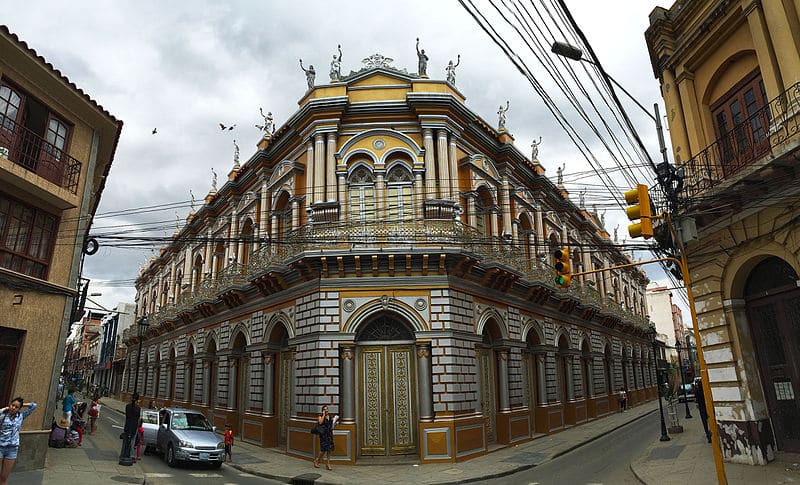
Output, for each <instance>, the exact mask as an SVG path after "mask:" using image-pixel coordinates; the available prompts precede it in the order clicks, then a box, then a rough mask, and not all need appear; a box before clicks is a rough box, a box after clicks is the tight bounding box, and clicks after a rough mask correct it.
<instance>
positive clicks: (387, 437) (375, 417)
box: [358, 345, 417, 456]
mask: <svg viewBox="0 0 800 485" xmlns="http://www.w3.org/2000/svg"><path fill="white" fill-rule="evenodd" d="M413 350H414V347H413V346H412V345H393V346H369V347H361V348H359V369H358V370H359V372H358V374H359V383H358V384H359V394H360V399H359V403H360V409H359V411H360V421H361V426H360V427H359V428H360V436H359V444H360V453H361V455H367V456H369V455H373V456H375V455H377V456H383V455H401V454H412V453H416V451H417V444H416V434H417V433H416V426H417V421H416V400H415V393H414V389H415V385H416V379H415V378H414V376H415V370H414V365H413V364H414V359H413V355H414V354H413Z"/></svg>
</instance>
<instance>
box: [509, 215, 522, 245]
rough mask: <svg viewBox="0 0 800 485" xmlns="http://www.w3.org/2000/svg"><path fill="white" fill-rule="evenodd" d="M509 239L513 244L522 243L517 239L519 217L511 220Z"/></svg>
mask: <svg viewBox="0 0 800 485" xmlns="http://www.w3.org/2000/svg"><path fill="white" fill-rule="evenodd" d="M511 241H512V242H513V244H514V245H515V246H521V245H522V241H520V240H519V219H512V220H511Z"/></svg>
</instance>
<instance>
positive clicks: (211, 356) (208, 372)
mask: <svg viewBox="0 0 800 485" xmlns="http://www.w3.org/2000/svg"><path fill="white" fill-rule="evenodd" d="M205 366H206V369H205V375H204V376H203V377H204V381H205V382H204V383H203V384H204V385H203V391H204V393H203V401H205V403H206V405H207V406H208V407H209V408H211V409H213V408H215V407H217V342H215V341H214V340H213V339H212V340H209V341H208V344H206V361H205Z"/></svg>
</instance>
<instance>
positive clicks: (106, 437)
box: [84, 407, 281, 485]
mask: <svg viewBox="0 0 800 485" xmlns="http://www.w3.org/2000/svg"><path fill="white" fill-rule="evenodd" d="M124 421H125V416H124V415H123V414H120V413H118V412H116V411H114V410H113V409H111V408H109V407H104V408H103V409H102V413H101V417H100V420H99V423H98V429H97V432H96V433H95V435H94V436H88V435H84V439H96V440H102V445H103V448H106V449H107V448H108V447H114V449H115V450H116V453H117V455H119V451H120V448H121V447H122V441H120V439H119V434H120V433H121V432H122V427H123V424H124ZM110 443H113V445H112V444H110ZM98 444H100V443H98ZM142 452H144V450H142ZM234 453H236V448H235V447H234ZM139 464H140V466H141V467H142V471H143V472H144V475H145V479H146V481H147V484H148V485H173V484H177V485H184V484H187V485H188V484H191V485H201V484H209V485H211V484H213V485H227V484H242V485H250V484H259V485H264V484H277V483H281V482H276V481H273V480H268V479H266V478H261V477H258V476H255V475H249V474H247V473H244V472H240V471H239V470H236V469H234V468H231V467H228V466H226V465H222V468H220V469H213V468H211V467H209V466H205V465H198V464H186V465H183V464H180V465H178V467H176V468H170V467H169V466H167V464H166V463H165V462H164V459H163V457H162V456H161V455H148V456H144V455H143V456H142V460H141V461H140V462H139Z"/></svg>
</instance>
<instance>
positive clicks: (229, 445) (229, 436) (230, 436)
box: [225, 424, 233, 461]
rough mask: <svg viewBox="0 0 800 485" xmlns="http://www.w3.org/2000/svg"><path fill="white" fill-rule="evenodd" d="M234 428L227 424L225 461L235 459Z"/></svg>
mask: <svg viewBox="0 0 800 485" xmlns="http://www.w3.org/2000/svg"><path fill="white" fill-rule="evenodd" d="M232 448H233V430H232V429H231V425H230V424H226V425H225V461H233V453H232V452H231V449H232Z"/></svg>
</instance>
